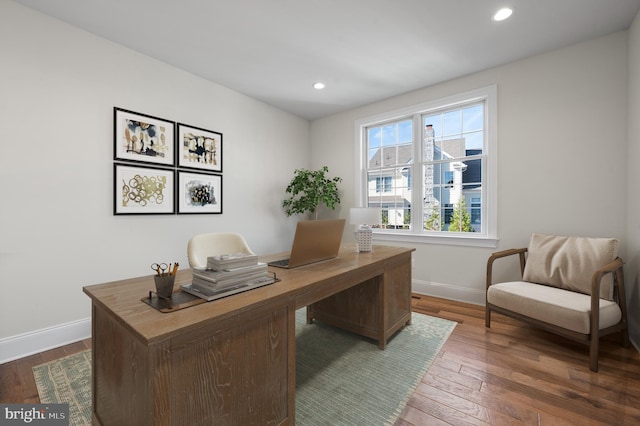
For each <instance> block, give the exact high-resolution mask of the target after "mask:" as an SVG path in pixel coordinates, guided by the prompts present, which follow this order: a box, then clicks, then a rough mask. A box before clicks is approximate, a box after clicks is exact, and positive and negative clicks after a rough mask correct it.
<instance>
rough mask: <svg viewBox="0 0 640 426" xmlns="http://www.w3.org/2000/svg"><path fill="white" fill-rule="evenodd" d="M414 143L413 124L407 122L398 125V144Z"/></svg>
mask: <svg viewBox="0 0 640 426" xmlns="http://www.w3.org/2000/svg"><path fill="white" fill-rule="evenodd" d="M412 141H413V123H412V121H411V120H405V121H402V122H400V123H398V142H399V143H411V142H412Z"/></svg>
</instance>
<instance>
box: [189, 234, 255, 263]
mask: <svg viewBox="0 0 640 426" xmlns="http://www.w3.org/2000/svg"><path fill="white" fill-rule="evenodd" d="M232 253H246V254H254V253H253V252H252V251H251V249H250V248H249V246H248V245H247V242H246V241H245V239H244V238H243V237H242V235H240V234H235V233H233V232H211V233H208V234H198V235H195V236H194V237H193V238H191V239H190V240H189V243H188V244H187V257H188V259H189V266H191V268H194V269H203V268H206V267H207V258H208V257H209V256H218V255H221V254H232Z"/></svg>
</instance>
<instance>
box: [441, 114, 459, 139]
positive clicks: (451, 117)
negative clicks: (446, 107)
mask: <svg viewBox="0 0 640 426" xmlns="http://www.w3.org/2000/svg"><path fill="white" fill-rule="evenodd" d="M442 121H443V124H444V131H443V136H448V135H457V134H460V133H462V112H461V111H460V110H456V111H449V112H446V113H444V114H443V115H442Z"/></svg>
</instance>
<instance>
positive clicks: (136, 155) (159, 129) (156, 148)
mask: <svg viewBox="0 0 640 426" xmlns="http://www.w3.org/2000/svg"><path fill="white" fill-rule="evenodd" d="M175 128H176V126H175V122H173V121H169V120H165V119H163V118H159V117H154V116H151V115H147V114H142V113H139V112H134V111H129V110H126V109H122V108H118V107H114V108H113V149H114V153H113V159H114V160H115V161H130V162H136V163H151V164H154V165H158V166H167V167H175V163H176V161H175V157H176V155H175V151H176V148H175V146H176V144H175Z"/></svg>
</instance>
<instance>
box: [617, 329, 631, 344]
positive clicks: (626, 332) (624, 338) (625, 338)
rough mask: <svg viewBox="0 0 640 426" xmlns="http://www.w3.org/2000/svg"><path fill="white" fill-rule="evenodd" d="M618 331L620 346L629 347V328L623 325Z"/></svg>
mask: <svg viewBox="0 0 640 426" xmlns="http://www.w3.org/2000/svg"><path fill="white" fill-rule="evenodd" d="M620 333H621V334H622V347H624V348H628V347H631V342H630V341H629V329H628V328H626V327H625V328H624V329H623V330H621V331H620Z"/></svg>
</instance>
